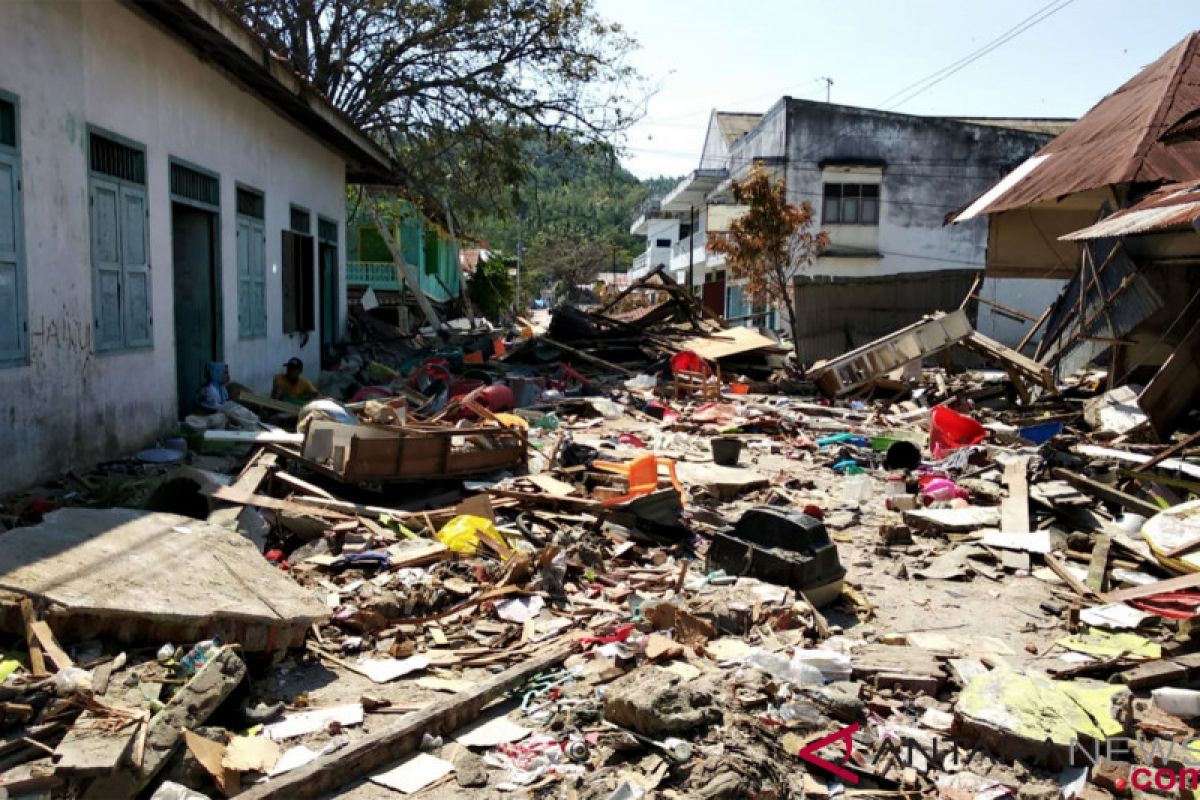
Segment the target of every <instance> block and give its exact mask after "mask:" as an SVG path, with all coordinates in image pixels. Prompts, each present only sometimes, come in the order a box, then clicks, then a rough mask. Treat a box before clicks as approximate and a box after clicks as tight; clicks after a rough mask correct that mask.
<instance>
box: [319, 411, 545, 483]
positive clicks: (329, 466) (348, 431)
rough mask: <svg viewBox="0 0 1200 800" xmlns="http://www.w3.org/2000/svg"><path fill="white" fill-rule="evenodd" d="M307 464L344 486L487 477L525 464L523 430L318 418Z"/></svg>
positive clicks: (501, 427)
mask: <svg viewBox="0 0 1200 800" xmlns="http://www.w3.org/2000/svg"><path fill="white" fill-rule="evenodd" d="M300 455H301V456H302V457H303V459H304V461H305V462H307V465H308V466H309V467H311V468H312V469H314V470H316V471H318V472H321V473H323V474H325V475H328V476H329V477H332V478H334V479H336V480H339V481H343V482H346V483H358V482H367V481H383V482H386V481H412V480H429V479H440V478H464V477H470V476H476V475H486V474H488V473H492V472H496V471H498V470H503V469H510V468H513V467H516V466H519V465H521V464H523V463H525V460H526V458H527V450H526V438H525V432H524V431H523V430H521V429H520V428H509V427H503V426H483V425H472V426H471V427H461V428H460V427H454V426H452V425H449V424H427V425H426V424H420V423H415V424H409V425H406V426H405V427H396V426H390V425H346V424H343V423H340V422H330V421H326V420H319V421H318V420H314V421H313V422H312V423H311V424H310V425H309V426H308V430H307V432H306V433H305V437H304V444H303V450H302V451H301V454H300Z"/></svg>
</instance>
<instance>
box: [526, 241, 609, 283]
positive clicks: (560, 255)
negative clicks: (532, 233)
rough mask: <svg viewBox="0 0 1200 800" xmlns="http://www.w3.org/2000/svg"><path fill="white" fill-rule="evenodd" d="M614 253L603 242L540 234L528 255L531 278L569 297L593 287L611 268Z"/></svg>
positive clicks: (527, 252)
mask: <svg viewBox="0 0 1200 800" xmlns="http://www.w3.org/2000/svg"><path fill="white" fill-rule="evenodd" d="M613 257H614V252H613V249H612V247H611V246H610V245H609V244H608V243H607V242H605V241H604V240H603V239H601V238H599V237H594V236H588V235H572V234H569V233H566V232H559V231H552V230H551V231H544V232H543V233H541V234H539V235H538V237H537V238H536V239H534V241H533V243H532V244H531V245H530V247H529V249H528V250H527V251H526V255H525V263H526V264H527V265H528V269H529V270H530V272H531V273H532V274H535V275H539V276H541V278H542V279H543V280H544V281H545V282H547V283H549V284H553V285H554V287H555V290H556V292H557V293H558V295H559V296H560V297H564V298H566V297H569V296H570V295H571V294H572V292H573V290H574V289H575V288H576V287H578V286H583V285H585V284H591V283H592V281H594V280H595V279H596V276H597V275H599V274H600V273H601V272H606V271H608V270H609V269H611V268H612V260H613Z"/></svg>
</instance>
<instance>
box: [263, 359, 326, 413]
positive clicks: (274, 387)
mask: <svg viewBox="0 0 1200 800" xmlns="http://www.w3.org/2000/svg"><path fill="white" fill-rule="evenodd" d="M283 367H284V371H283V374H282V375H276V376H275V380H274V381H273V382H272V383H271V397H272V398H273V399H275V400H286V401H287V402H289V403H303V402H307V401H309V400H311V399H313V398H314V397H316V396H317V387H316V386H313V384H312V381H310V380H309V379H308V378H306V377H304V374H303V373H304V362H303V361H301V360H300V359H298V358H289V359H288V361H287V363H286V364H284V365H283Z"/></svg>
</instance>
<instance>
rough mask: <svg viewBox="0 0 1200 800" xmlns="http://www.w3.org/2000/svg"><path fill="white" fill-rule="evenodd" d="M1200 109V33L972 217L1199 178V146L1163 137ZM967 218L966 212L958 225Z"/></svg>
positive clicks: (1083, 121) (1102, 105) (976, 205)
mask: <svg viewBox="0 0 1200 800" xmlns="http://www.w3.org/2000/svg"><path fill="white" fill-rule="evenodd" d="M1197 109H1200V31H1196V32H1193V33H1191V34H1189V35H1188V36H1187V37H1186V38H1185V39H1183V41H1181V42H1179V44H1177V45H1175V46H1174V47H1172V48H1171V49H1170V50H1168V51H1167V52H1166V53H1164V54H1163V55H1162V56H1161V57H1159V59H1158V60H1157V61H1155V62H1154V63H1153V64H1151V65H1150V66H1148V67H1146V68H1145V69H1143V70H1142V71H1141V72H1139V73H1138V74H1137V75H1136V76H1134V78H1133V79H1132V80H1130V81H1129V82H1127V83H1126V84H1125V85H1123V86H1121V87H1120V88H1119V89H1117V90H1116V91H1115V92H1113V93H1112V94H1110V95H1108V96H1107V97H1105V98H1104V99H1103V100H1101V101H1100V102H1099V103H1097V104H1096V105H1095V106H1094V107H1093V108H1092V109H1091V110H1090V111H1088V113H1086V114H1084V115H1083V117H1081V118H1080V119H1079V121H1078V122H1076V123H1075V124H1074V125H1072V126H1071V127H1070V128H1068V129H1067V130H1066V131H1064V132H1063V133H1062V134H1061V135H1059V136H1058V137H1057V138H1055V139H1054V140H1053V141H1051V142H1050V143H1049V144H1047V145H1046V146H1045V147H1043V148H1042V149H1041V150H1039V151H1038V152H1037V153H1036V154H1035V155H1034V156H1033V158H1040V159H1041V160H1040V161H1039V162H1037V163H1036V164H1035V165H1034V166H1033V167H1032V168H1027V169H1026V171H1025V172H1024V174H1023V175H1022V176H1021V178H1020V180H1017V181H1015V182H1010V183H1009V184H1008V185H1006V186H1005V188H1004V190H1003V191H1001V192H998V193H997V192H996V191H995V189H996V187H993V188H992V189H990V190H989V191H988V192H986V193H985V194H984V197H988V198H989V199H988V202H987V203H986V204H982V205H981V204H980V202H979V200H976V201H975V202H973V203H972V204H971V205H970V206H969V207H968V211H971V212H972V213H971V216H975V215H978V214H995V213H997V212H1000V211H1008V210H1011V209H1015V208H1023V207H1026V206H1030V205H1034V204H1036V203H1041V202H1045V201H1050V200H1056V199H1058V198H1061V197H1064V196H1066V195H1070V194H1076V193H1078V192H1084V191H1088V190H1091V189H1098V188H1101V187H1105V186H1115V185H1120V184H1126V183H1135V182H1144V183H1153V182H1161V181H1193V180H1197V179H1200V141H1197V140H1185V141H1180V142H1175V143H1168V142H1164V141H1161V138H1162V136H1163V134H1164V133H1165V132H1166V131H1168V130H1169V129H1170V128H1171V127H1172V126H1173V125H1175V124H1176V123H1178V122H1179V121H1180V120H1182V119H1184V118H1186V117H1188V116H1190V115H1191V114H1193V113H1195V112H1196V111H1197ZM1044 156H1053V158H1044ZM1023 166H1024V165H1023ZM1018 169H1020V167H1018ZM1006 180H1007V179H1006ZM982 199H983V197H981V198H980V200H982ZM969 218H970V216H967V215H966V214H965V213H964V214H960V215H958V216H957V217H955V218H954V221H956V222H957V221H960V220H963V219H969Z"/></svg>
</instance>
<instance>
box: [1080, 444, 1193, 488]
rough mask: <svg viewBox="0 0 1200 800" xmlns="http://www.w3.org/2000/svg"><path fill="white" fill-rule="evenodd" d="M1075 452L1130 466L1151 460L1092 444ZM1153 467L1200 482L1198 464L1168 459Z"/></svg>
mask: <svg viewBox="0 0 1200 800" xmlns="http://www.w3.org/2000/svg"><path fill="white" fill-rule="evenodd" d="M1075 452H1076V453H1079V454H1080V455H1082V456H1090V457H1091V458H1111V459H1114V460H1116V461H1125V462H1128V463H1130V464H1141V465H1145V464H1146V463H1147V462H1149V461H1152V460H1153V458H1152V457H1151V456H1147V455H1142V454H1141V453H1130V452H1128V451H1126V450H1116V449H1114V448H1111V447H1098V446H1096V445H1094V444H1081V445H1079V446H1078V447H1076V448H1075ZM1155 467H1157V468H1158V469H1166V470H1174V471H1177V472H1182V473H1183V474H1184V475H1187V476H1188V477H1189V478H1196V479H1197V480H1200V464H1192V463H1190V462H1188V461H1185V460H1184V459H1182V458H1168V459H1165V460H1163V461H1160V462H1159V463H1157V464H1155Z"/></svg>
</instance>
